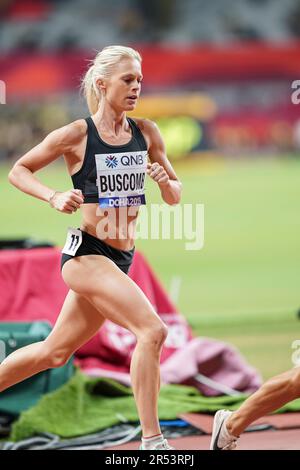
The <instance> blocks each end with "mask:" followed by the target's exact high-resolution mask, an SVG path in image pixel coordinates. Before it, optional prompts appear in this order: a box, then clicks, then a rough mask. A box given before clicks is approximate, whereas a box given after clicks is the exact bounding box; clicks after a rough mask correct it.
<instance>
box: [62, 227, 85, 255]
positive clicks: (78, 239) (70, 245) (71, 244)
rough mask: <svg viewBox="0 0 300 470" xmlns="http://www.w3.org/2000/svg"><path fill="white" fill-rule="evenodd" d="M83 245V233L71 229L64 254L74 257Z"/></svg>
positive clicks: (69, 229)
mask: <svg viewBox="0 0 300 470" xmlns="http://www.w3.org/2000/svg"><path fill="white" fill-rule="evenodd" d="M81 243H82V232H81V230H79V229H76V228H72V227H69V228H68V233H67V239H66V243H65V246H64V247H63V249H62V253H65V254H66V255H71V256H74V255H75V253H76V251H77V250H78V248H79V247H80V245H81Z"/></svg>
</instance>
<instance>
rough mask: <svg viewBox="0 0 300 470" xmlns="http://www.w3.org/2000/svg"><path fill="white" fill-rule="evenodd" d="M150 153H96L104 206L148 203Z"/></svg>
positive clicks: (99, 192) (99, 191) (100, 194)
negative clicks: (146, 190)
mask: <svg viewBox="0 0 300 470" xmlns="http://www.w3.org/2000/svg"><path fill="white" fill-rule="evenodd" d="M147 155H148V152H147V151H144V150H141V151H138V152H124V153H110V154H97V155H95V159H96V169H97V187H98V194H99V206H100V207H128V206H140V205H141V204H146V198H145V190H144V186H145V178H146V170H147Z"/></svg>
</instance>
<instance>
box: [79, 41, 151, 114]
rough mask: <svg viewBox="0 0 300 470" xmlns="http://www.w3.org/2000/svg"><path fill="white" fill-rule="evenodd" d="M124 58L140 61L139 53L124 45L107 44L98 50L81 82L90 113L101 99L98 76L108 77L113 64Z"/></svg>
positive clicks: (95, 110) (111, 71) (95, 109)
mask: <svg viewBox="0 0 300 470" xmlns="http://www.w3.org/2000/svg"><path fill="white" fill-rule="evenodd" d="M124 58H132V59H136V60H138V61H139V62H140V63H141V62H142V58H141V56H140V54H139V53H138V52H137V51H135V50H134V49H132V48H131V47H126V46H107V47H104V49H102V51H100V52H98V54H97V55H96V57H95V58H94V60H92V61H91V65H90V67H89V69H88V70H87V72H86V74H85V75H84V77H83V79H82V82H81V90H82V92H83V94H84V96H85V98H86V100H87V105H88V108H89V111H90V113H91V114H95V113H96V112H97V109H98V107H99V102H100V100H101V92H100V90H99V88H98V87H97V84H96V81H97V80H98V78H102V79H103V78H108V77H110V76H111V75H112V73H113V69H114V67H115V65H116V64H117V63H118V62H119V61H120V60H122V59H124Z"/></svg>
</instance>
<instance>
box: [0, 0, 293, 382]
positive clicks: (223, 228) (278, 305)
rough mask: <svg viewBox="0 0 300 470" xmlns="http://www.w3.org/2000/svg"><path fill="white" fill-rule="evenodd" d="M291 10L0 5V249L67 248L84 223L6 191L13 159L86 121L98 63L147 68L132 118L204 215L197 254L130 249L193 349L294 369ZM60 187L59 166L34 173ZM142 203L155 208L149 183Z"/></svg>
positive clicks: (249, 0) (175, 248)
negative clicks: (28, 242) (88, 87)
mask: <svg viewBox="0 0 300 470" xmlns="http://www.w3.org/2000/svg"><path fill="white" fill-rule="evenodd" d="M299 36H300V2H299V1H298V0H289V1H285V2H280V1H279V0H272V1H271V0H240V1H239V2H236V1H234V0H222V1H221V0H220V1H217V0H213V1H210V2H206V1H204V0H198V1H196V0H186V1H185V2H180V1H179V0H173V1H172V0H160V1H158V0H156V1H154V0H153V1H152V2H151V6H150V2H147V1H142V0H139V1H137V0H136V1H135V0H126V1H124V0H122V1H120V0H114V1H112V2H106V1H103V0H101V1H99V0H97V1H96V0H85V1H81V0H74V1H73V0H72V1H71V0H63V1H58V0H56V1H55V0H40V1H33V0H23V1H21V0H5V1H1V3H0V80H2V81H4V82H5V84H6V104H1V105H0V178H1V186H0V187H1V229H0V237H1V238H8V237H11V238H18V237H23V236H32V237H34V238H36V239H39V240H49V241H51V242H54V243H57V244H59V245H62V244H63V242H64V237H65V232H66V228H67V226H68V225H70V224H72V225H73V224H75V225H76V223H77V222H78V220H79V215H78V214H77V215H74V216H72V219H70V218H69V217H66V216H65V215H63V214H59V213H57V212H54V211H52V210H51V209H50V208H47V206H45V204H44V203H42V202H40V201H38V200H35V199H33V198H30V197H28V196H26V195H24V194H22V193H21V192H19V191H17V190H16V189H14V188H13V187H12V186H10V185H9V184H8V181H7V173H8V171H9V168H11V166H12V165H13V162H14V161H15V160H16V159H17V158H19V157H20V156H21V155H22V154H23V153H25V152H26V151H27V150H28V149H30V148H31V147H32V146H33V145H35V144H36V143H38V142H39V141H40V140H41V139H42V138H43V137H44V136H45V135H46V134H47V133H48V132H50V131H51V130H53V129H55V128H57V127H59V126H61V125H63V124H65V123H68V122H70V121H71V120H73V119H77V118H80V117H83V116H86V115H88V110H87V108H86V105H85V102H84V100H83V99H82V98H80V96H79V83H80V77H81V75H82V73H83V72H84V70H85V69H86V67H87V64H88V62H87V59H91V58H92V57H93V56H94V54H95V52H96V50H100V49H101V48H102V47H104V46H106V45H109V44H124V45H131V46H133V47H135V48H137V49H138V50H139V51H140V52H141V53H142V56H143V73H144V76H145V79H144V84H143V95H142V96H143V97H144V101H141V103H140V106H139V108H138V110H137V111H136V112H135V113H134V115H136V116H146V117H149V118H152V119H154V120H155V121H156V122H157V123H158V124H159V126H160V128H161V130H162V132H163V135H164V137H165V140H166V144H167V148H168V155H169V158H170V159H171V160H172V163H173V164H174V167H175V169H176V171H177V173H178V176H179V177H180V179H181V180H182V182H183V187H184V192H183V200H182V203H183V204H184V203H193V204H196V203H203V204H204V205H205V244H204V248H203V249H202V250H200V251H186V250H185V249H184V243H185V242H184V240H171V241H169V240H151V239H149V240H138V242H137V247H138V248H139V249H140V250H141V251H142V252H143V253H144V254H145V255H146V257H147V259H148V260H149V261H150V263H151V265H152V266H153V268H154V270H155V271H156V273H157V274H158V276H159V278H160V279H161V280H162V282H163V284H164V286H165V287H166V289H167V290H168V291H169V292H171V293H172V295H173V298H174V299H175V300H176V303H177V305H178V307H179V309H180V311H181V312H182V314H183V315H184V316H185V317H186V318H187V319H188V321H189V323H190V324H191V326H192V327H193V330H194V332H195V333H197V334H198V335H201V336H210V337H215V338H220V339H222V340H225V341H229V342H230V343H232V344H234V345H235V346H237V347H238V348H239V349H240V351H241V352H242V353H243V354H244V355H245V357H246V358H247V359H248V361H249V362H250V363H251V364H252V365H254V366H256V367H257V368H258V369H259V370H260V371H261V372H262V375H263V377H264V378H268V377H270V376H271V375H274V374H276V373H279V372H281V371H283V370H285V369H288V368H291V367H292V366H293V363H292V359H291V358H292V353H293V349H292V343H293V341H294V340H297V339H299V333H298V331H299V320H298V317H297V311H298V309H300V294H299V292H300V290H299V285H300V276H299V274H300V272H299V271H300V268H299V266H300V250H299V228H300V223H299V196H300V189H299V170H300V160H299V149H300V104H299V105H297V104H293V103H292V99H291V96H292V93H293V89H292V82H293V81H294V80H297V79H300V37H299ZM39 177H40V178H41V179H42V181H44V182H45V183H46V184H49V185H50V186H51V187H54V188H56V189H59V190H67V189H69V188H70V179H69V177H68V175H67V174H66V171H65V168H64V165H63V163H62V162H60V163H56V164H53V165H50V166H49V167H47V168H46V169H44V170H43V171H41V172H40V173H39ZM147 192H148V200H149V201H152V202H160V197H159V192H158V189H157V187H156V186H155V185H154V184H152V182H148V184H147Z"/></svg>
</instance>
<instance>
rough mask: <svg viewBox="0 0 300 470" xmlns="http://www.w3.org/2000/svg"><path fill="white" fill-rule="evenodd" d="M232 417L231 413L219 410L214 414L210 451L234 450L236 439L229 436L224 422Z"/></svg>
mask: <svg viewBox="0 0 300 470" xmlns="http://www.w3.org/2000/svg"><path fill="white" fill-rule="evenodd" d="M230 415H232V411H227V410H219V411H217V412H216V414H215V418H214V424H213V431H212V436H211V442H210V450H234V449H235V448H236V446H237V440H238V438H237V437H236V436H233V435H232V434H230V433H229V432H228V430H227V428H226V424H225V421H226V419H227V418H229V416H230Z"/></svg>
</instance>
